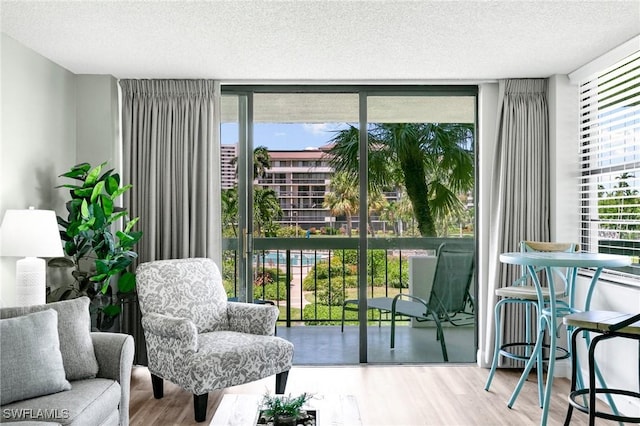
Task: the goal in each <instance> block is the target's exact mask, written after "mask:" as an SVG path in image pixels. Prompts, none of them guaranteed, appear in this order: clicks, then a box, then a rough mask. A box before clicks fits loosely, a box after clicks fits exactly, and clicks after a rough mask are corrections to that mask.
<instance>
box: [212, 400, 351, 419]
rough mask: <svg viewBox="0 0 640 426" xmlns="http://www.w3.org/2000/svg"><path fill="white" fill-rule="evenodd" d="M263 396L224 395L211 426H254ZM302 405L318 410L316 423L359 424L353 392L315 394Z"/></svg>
mask: <svg viewBox="0 0 640 426" xmlns="http://www.w3.org/2000/svg"><path fill="white" fill-rule="evenodd" d="M294 396H295V395H294ZM262 398H263V395H255V394H231V393H228V394H225V395H224V396H223V397H222V401H220V405H219V406H218V409H217V410H216V412H215V414H214V415H213V420H211V423H210V426H255V424H256V421H257V419H258V409H259V406H260V402H261V401H262ZM303 408H305V409H308V410H316V411H317V419H316V422H317V424H316V426H325V425H326V426H329V425H331V426H340V425H344V426H361V425H362V420H361V419H360V410H359V409H358V401H357V400H356V397H355V396H353V395H314V397H313V398H312V399H311V400H310V401H309V402H307V404H306V405H305V406H304V407H303Z"/></svg>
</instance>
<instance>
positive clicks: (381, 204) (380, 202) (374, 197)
mask: <svg viewBox="0 0 640 426" xmlns="http://www.w3.org/2000/svg"><path fill="white" fill-rule="evenodd" d="M388 205H389V202H388V201H387V199H386V198H385V196H384V195H383V194H382V191H373V192H370V193H369V195H368V196H367V206H368V208H369V215H368V216H367V220H368V221H369V232H370V233H371V236H372V237H375V236H376V233H375V230H374V229H373V222H372V221H371V216H373V215H374V214H381V213H382V212H383V211H384V209H386V208H387V206H388Z"/></svg>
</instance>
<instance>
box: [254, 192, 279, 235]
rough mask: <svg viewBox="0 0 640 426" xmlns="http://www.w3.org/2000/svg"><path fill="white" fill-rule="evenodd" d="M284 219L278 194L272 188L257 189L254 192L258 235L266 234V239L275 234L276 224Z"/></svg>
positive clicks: (255, 221) (255, 220)
mask: <svg viewBox="0 0 640 426" xmlns="http://www.w3.org/2000/svg"><path fill="white" fill-rule="evenodd" d="M281 217H282V208H280V202H279V201H278V194H276V192H275V191H274V190H273V189H271V188H260V187H255V189H254V192H253V221H254V223H255V225H256V233H257V235H259V236H260V235H262V233H263V232H264V234H265V236H266V237H270V236H274V235H271V234H273V233H274V232H273V231H274V229H273V228H274V223H275V221H276V220H278V219H280V218H281Z"/></svg>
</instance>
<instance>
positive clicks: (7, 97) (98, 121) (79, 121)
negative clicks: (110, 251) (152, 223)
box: [0, 34, 120, 306]
mask: <svg viewBox="0 0 640 426" xmlns="http://www.w3.org/2000/svg"><path fill="white" fill-rule="evenodd" d="M0 51H1V52H2V57H1V59H2V61H1V64H0V67H1V68H0V74H1V75H2V78H1V86H0V91H1V98H2V104H1V105H2V110H1V120H2V140H1V145H0V147H1V148H0V164H1V166H2V167H1V168H0V182H1V186H0V216H4V212H5V210H7V209H22V208H27V207H29V206H34V207H36V208H42V209H52V210H55V211H56V213H57V214H60V215H64V214H66V210H65V207H64V204H65V202H66V200H67V195H66V191H65V190H63V189H56V188H55V187H56V186H57V185H60V184H61V183H63V181H64V179H59V178H58V176H59V175H60V174H62V173H64V172H65V171H67V170H68V169H69V168H70V167H71V166H73V165H74V164H77V163H79V162H84V161H86V162H91V163H92V164H99V163H101V162H103V161H109V163H110V166H112V167H118V168H119V167H120V158H119V151H118V150H117V148H116V147H117V146H118V143H117V141H118V138H119V136H118V135H119V129H118V127H117V123H118V119H117V116H118V114H117V110H118V103H117V102H118V91H117V84H116V80H115V79H114V78H113V77H111V76H85V75H81V76H78V75H75V74H73V73H71V72H70V71H68V70H66V69H64V68H62V67H60V66H59V65H57V64H55V63H53V62H51V61H50V60H49V59H47V58H45V57H43V56H41V55H39V54H38V53H36V52H34V51H33V50H31V49H29V48H27V47H25V46H24V45H22V44H20V43H18V42H17V41H15V40H13V39H12V38H10V37H9V36H7V35H6V34H2V41H1V45H0ZM15 261H16V258H0V280H1V281H0V306H5V305H6V306H10V305H12V304H13V301H14V294H15V287H14V277H15Z"/></svg>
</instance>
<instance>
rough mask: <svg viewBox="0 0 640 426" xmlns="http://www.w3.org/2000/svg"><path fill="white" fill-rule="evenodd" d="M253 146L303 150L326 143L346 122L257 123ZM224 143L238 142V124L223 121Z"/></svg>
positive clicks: (275, 149)
mask: <svg viewBox="0 0 640 426" xmlns="http://www.w3.org/2000/svg"><path fill="white" fill-rule="evenodd" d="M253 126H254V140H253V146H254V147H258V146H261V145H262V146H266V147H267V148H268V149H269V150H272V151H277V150H302V149H305V148H308V147H314V148H317V147H320V146H322V145H326V144H327V143H328V142H329V141H330V140H331V138H333V136H334V135H335V131H336V130H339V129H343V128H345V124H344V123H313V124H309V123H255V124H254V125H253ZM221 141H222V143H223V144H233V143H236V142H238V124H237V123H223V124H222V128H221Z"/></svg>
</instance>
